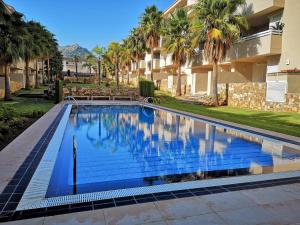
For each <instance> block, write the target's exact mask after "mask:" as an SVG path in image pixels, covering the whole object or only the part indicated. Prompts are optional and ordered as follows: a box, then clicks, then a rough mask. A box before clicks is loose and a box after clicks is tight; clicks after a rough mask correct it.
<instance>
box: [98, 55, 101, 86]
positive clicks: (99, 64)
mask: <svg viewBox="0 0 300 225" xmlns="http://www.w3.org/2000/svg"><path fill="white" fill-rule="evenodd" d="M98 76H99V85H100V84H101V62H100V60H98Z"/></svg>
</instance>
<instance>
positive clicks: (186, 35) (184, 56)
mask: <svg viewBox="0 0 300 225" xmlns="http://www.w3.org/2000/svg"><path fill="white" fill-rule="evenodd" d="M163 33H164V44H163V50H164V51H165V52H166V53H172V58H173V61H174V63H175V64H176V66H177V89H176V95H177V96H181V66H183V65H184V63H186V62H187V60H188V59H190V58H191V56H192V55H193V53H194V48H193V47H192V34H191V30H190V22H189V18H188V15H187V12H186V10H185V9H176V10H175V12H173V13H172V14H171V15H170V16H169V17H168V18H167V19H166V20H165V25H164V29H163Z"/></svg>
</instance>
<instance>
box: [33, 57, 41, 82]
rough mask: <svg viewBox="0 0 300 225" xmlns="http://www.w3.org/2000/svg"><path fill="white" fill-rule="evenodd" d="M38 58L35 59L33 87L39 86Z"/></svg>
mask: <svg viewBox="0 0 300 225" xmlns="http://www.w3.org/2000/svg"><path fill="white" fill-rule="evenodd" d="M38 62H39V60H38V58H36V59H35V85H34V87H35V88H39V87H40V82H39V66H38Z"/></svg>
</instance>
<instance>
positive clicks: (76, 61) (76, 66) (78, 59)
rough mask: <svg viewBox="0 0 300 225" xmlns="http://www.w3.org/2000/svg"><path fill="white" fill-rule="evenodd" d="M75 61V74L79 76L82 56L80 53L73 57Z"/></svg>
mask: <svg viewBox="0 0 300 225" xmlns="http://www.w3.org/2000/svg"><path fill="white" fill-rule="evenodd" d="M73 60H74V62H75V76H76V77H78V63H79V62H80V60H81V59H80V56H79V55H75V56H74V58H73Z"/></svg>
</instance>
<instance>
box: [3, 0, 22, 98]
mask: <svg viewBox="0 0 300 225" xmlns="http://www.w3.org/2000/svg"><path fill="white" fill-rule="evenodd" d="M0 18H1V23H0V63H1V64H3V65H4V67H5V69H4V74H5V94H4V100H6V101H8V100H11V99H12V98H11V90H10V65H11V64H12V63H13V62H16V61H18V60H19V59H20V58H21V57H23V56H24V40H23V37H24V33H25V23H24V21H23V15H22V14H20V13H18V12H16V11H13V10H12V11H8V10H7V7H6V5H5V4H4V3H3V1H0Z"/></svg>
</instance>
